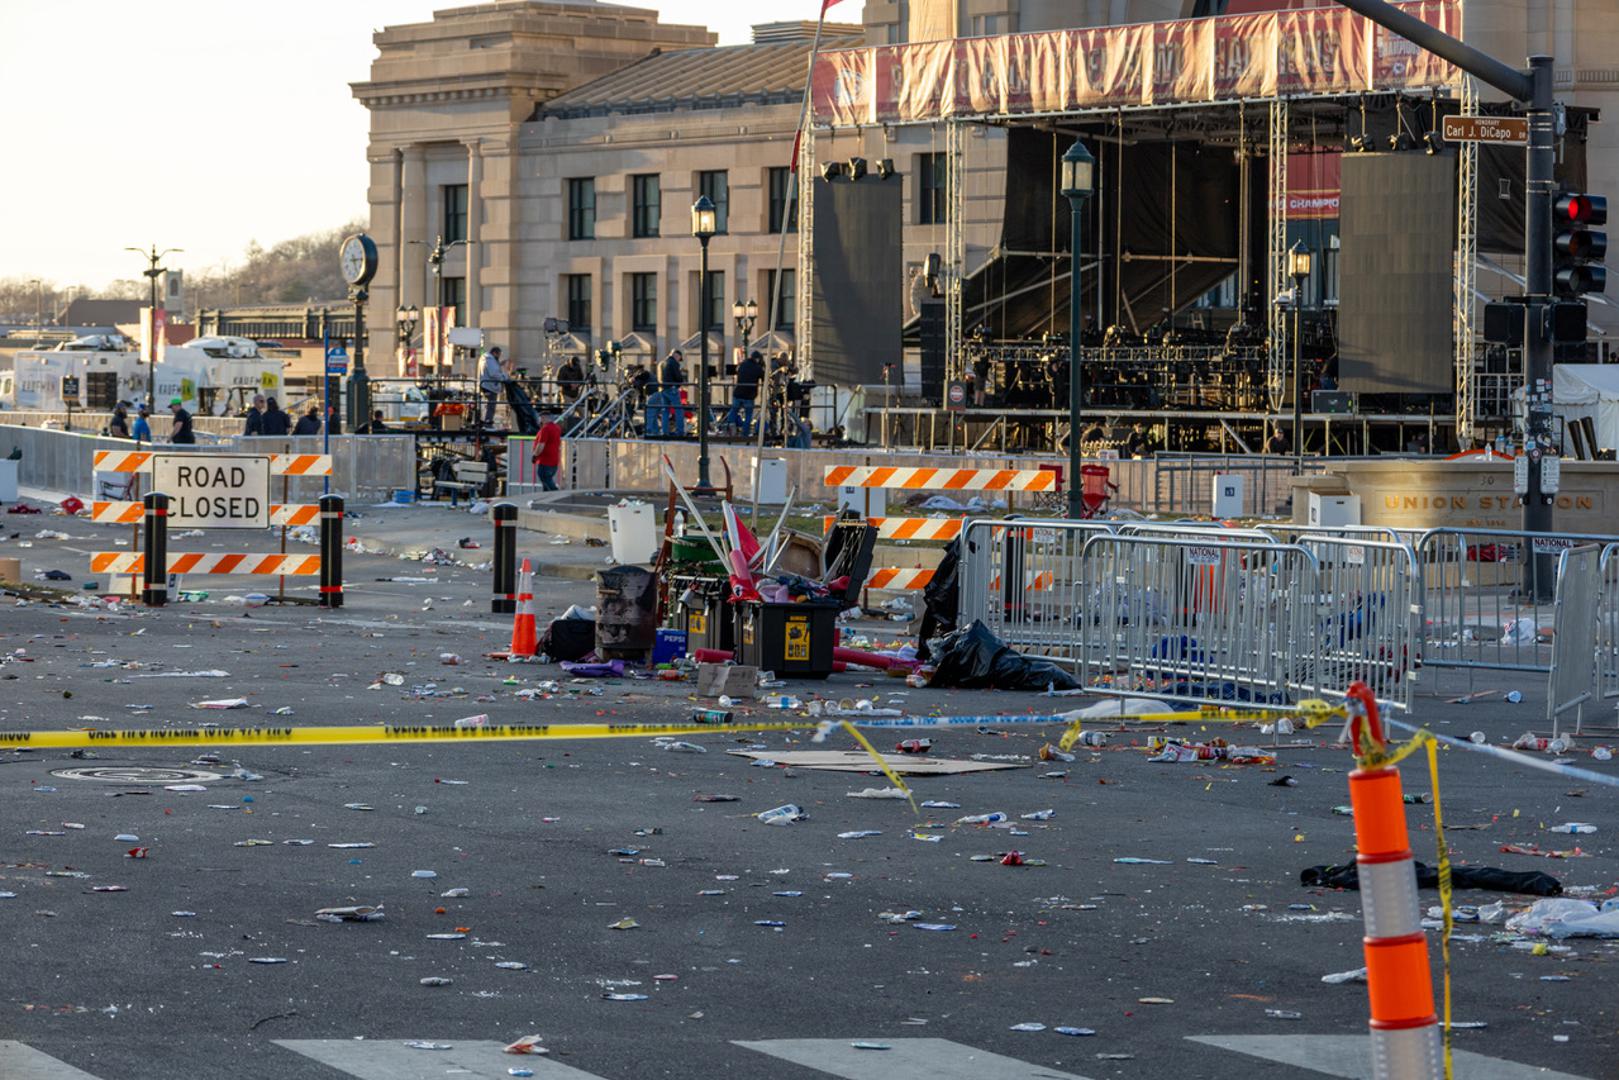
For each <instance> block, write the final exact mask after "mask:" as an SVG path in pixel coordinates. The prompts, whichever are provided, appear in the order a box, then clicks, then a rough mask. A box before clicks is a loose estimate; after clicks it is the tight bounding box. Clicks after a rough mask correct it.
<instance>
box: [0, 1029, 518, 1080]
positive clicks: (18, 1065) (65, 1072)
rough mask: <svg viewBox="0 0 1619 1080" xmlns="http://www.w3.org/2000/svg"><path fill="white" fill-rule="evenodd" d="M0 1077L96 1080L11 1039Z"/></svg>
mask: <svg viewBox="0 0 1619 1080" xmlns="http://www.w3.org/2000/svg"><path fill="white" fill-rule="evenodd" d="M536 1075H538V1073H536ZM0 1077H5V1080H96V1077H94V1076H91V1075H90V1074H89V1073H87V1072H85V1071H84V1070H83V1069H75V1068H74V1067H73V1066H71V1065H69V1064H68V1063H67V1062H65V1061H59V1060H57V1059H56V1058H53V1057H51V1056H50V1055H49V1054H42V1053H40V1052H39V1051H38V1050H35V1049H34V1048H33V1047H31V1046H24V1045H23V1044H22V1043H20V1042H15V1041H13V1040H11V1039H0Z"/></svg>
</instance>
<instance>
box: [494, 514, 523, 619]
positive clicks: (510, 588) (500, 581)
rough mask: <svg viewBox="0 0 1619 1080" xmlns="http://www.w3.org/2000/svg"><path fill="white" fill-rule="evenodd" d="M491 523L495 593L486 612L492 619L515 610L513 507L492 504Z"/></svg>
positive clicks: (515, 560) (515, 517) (515, 541)
mask: <svg viewBox="0 0 1619 1080" xmlns="http://www.w3.org/2000/svg"><path fill="white" fill-rule="evenodd" d="M494 520H495V591H494V595H493V596H492V597H491V598H490V600H489V610H490V611H492V612H494V613H495V614H496V615H510V614H512V613H513V612H515V611H516V610H517V506H516V505H515V504H514V503H496V504H495V508H494Z"/></svg>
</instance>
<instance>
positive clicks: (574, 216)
mask: <svg viewBox="0 0 1619 1080" xmlns="http://www.w3.org/2000/svg"><path fill="white" fill-rule="evenodd" d="M595 238H596V181H595V179H594V178H592V177H589V176H584V177H578V178H575V179H572V180H569V181H568V239H569V240H594V239H595Z"/></svg>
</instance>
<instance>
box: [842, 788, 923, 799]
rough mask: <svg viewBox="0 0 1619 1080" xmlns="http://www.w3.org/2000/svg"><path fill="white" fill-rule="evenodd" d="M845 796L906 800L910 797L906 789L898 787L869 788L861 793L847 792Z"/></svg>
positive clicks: (851, 797)
mask: <svg viewBox="0 0 1619 1080" xmlns="http://www.w3.org/2000/svg"><path fill="white" fill-rule="evenodd" d="M843 794H844V796H845V797H846V798H850V799H904V798H908V797H909V794H908V793H907V792H906V790H905V789H904V788H897V787H884V788H875V787H869V788H863V789H861V790H860V791H845V792H844V793H843Z"/></svg>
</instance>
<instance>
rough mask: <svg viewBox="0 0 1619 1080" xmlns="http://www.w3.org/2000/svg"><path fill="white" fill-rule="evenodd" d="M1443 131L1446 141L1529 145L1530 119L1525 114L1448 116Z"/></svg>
mask: <svg viewBox="0 0 1619 1080" xmlns="http://www.w3.org/2000/svg"><path fill="white" fill-rule="evenodd" d="M1443 132H1444V136H1445V141H1446V142H1476V143H1489V144H1491V145H1493V146H1528V145H1529V119H1528V118H1527V117H1523V116H1447V117H1445V118H1444V124H1443Z"/></svg>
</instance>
